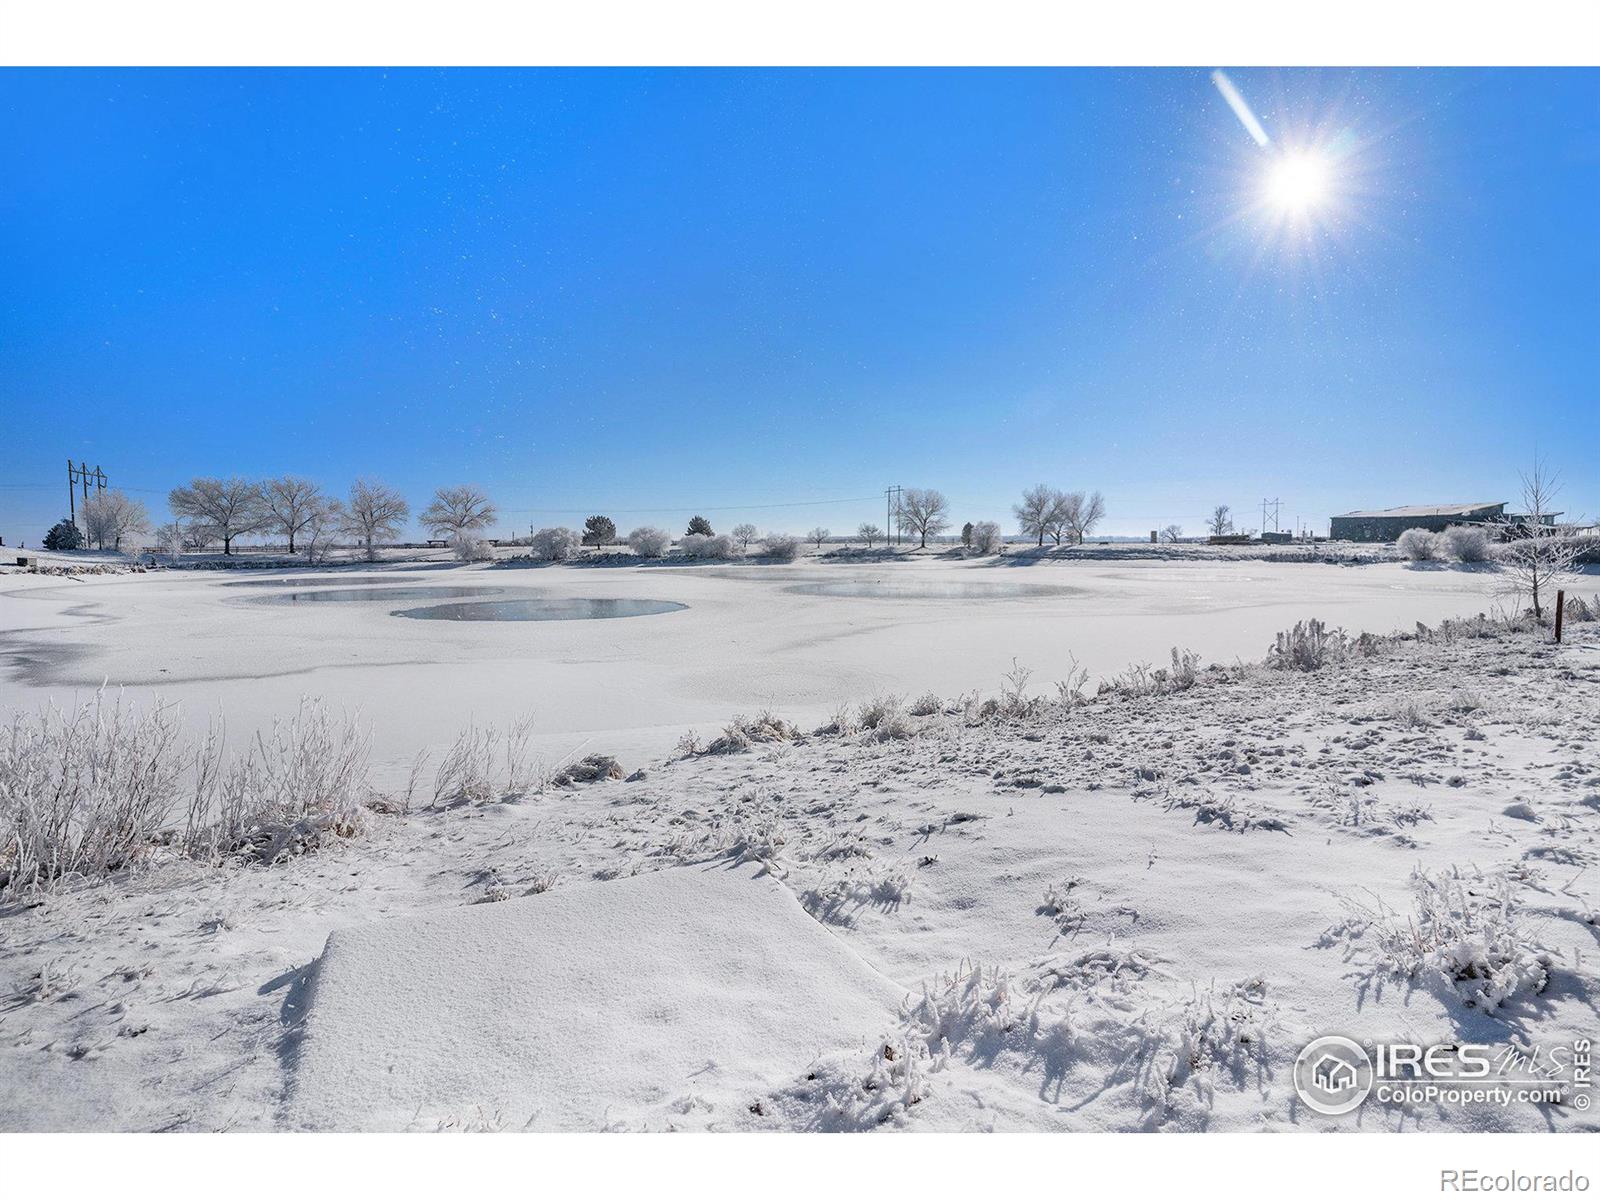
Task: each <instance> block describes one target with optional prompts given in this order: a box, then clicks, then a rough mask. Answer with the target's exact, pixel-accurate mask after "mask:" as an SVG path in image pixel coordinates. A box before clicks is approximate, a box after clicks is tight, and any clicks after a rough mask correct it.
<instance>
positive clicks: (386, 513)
mask: <svg viewBox="0 0 1600 1200" xmlns="http://www.w3.org/2000/svg"><path fill="white" fill-rule="evenodd" d="M410 516H411V506H410V505H409V504H407V503H406V502H405V497H403V496H402V495H400V493H399V492H397V491H395V490H394V489H393V488H391V487H389V486H387V485H386V484H382V483H378V482H376V481H374V480H368V479H358V480H356V481H355V483H354V484H352V485H351V487H350V504H349V506H348V507H347V508H346V509H345V514H344V528H345V530H346V531H347V532H349V533H350V534H352V535H353V536H355V537H357V538H359V539H360V540H361V544H362V545H363V546H364V547H365V548H366V551H367V560H368V561H369V562H370V561H371V560H373V559H375V558H376V557H377V543H378V542H392V541H394V539H395V538H397V537H399V536H400V529H401V527H402V526H403V525H404V524H405V522H406V519H407V518H408V517H410Z"/></svg>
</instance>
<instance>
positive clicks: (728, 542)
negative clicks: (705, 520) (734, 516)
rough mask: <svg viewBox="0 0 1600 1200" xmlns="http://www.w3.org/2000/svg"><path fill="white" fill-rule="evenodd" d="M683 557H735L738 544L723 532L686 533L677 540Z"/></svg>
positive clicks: (737, 552)
mask: <svg viewBox="0 0 1600 1200" xmlns="http://www.w3.org/2000/svg"><path fill="white" fill-rule="evenodd" d="M678 549H679V550H680V551H681V552H682V554H683V556H684V557H685V558H717V559H723V558H736V557H738V554H739V544H738V543H737V542H735V541H734V540H733V538H731V537H729V536H728V535H727V534H725V533H721V534H704V533H686V534H684V535H683V538H682V539H681V540H680V541H679V542H678Z"/></svg>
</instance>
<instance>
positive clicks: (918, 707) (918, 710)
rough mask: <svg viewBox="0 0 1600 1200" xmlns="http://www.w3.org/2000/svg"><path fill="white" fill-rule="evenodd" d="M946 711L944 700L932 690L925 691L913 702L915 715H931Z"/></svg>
mask: <svg viewBox="0 0 1600 1200" xmlns="http://www.w3.org/2000/svg"><path fill="white" fill-rule="evenodd" d="M943 711H944V701H943V700H941V699H940V698H939V697H938V696H935V695H934V694H933V693H932V692H923V693H922V695H920V696H918V697H917V698H916V699H915V700H913V701H912V702H911V715H912V716H913V717H931V716H934V715H935V714H936V713H940V712H943Z"/></svg>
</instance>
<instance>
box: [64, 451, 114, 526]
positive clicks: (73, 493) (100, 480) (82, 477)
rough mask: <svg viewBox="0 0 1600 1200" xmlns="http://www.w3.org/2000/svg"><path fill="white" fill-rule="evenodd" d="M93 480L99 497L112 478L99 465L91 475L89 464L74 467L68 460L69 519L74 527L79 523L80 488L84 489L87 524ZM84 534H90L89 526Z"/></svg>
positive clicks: (95, 492) (95, 491) (83, 463)
mask: <svg viewBox="0 0 1600 1200" xmlns="http://www.w3.org/2000/svg"><path fill="white" fill-rule="evenodd" d="M91 479H93V480H94V494H95V495H97V496H99V495H101V494H103V493H104V492H105V490H106V485H107V484H108V483H110V482H111V477H110V476H108V475H107V474H106V473H105V472H104V471H102V470H101V469H100V467H99V465H98V464H97V465H96V466H95V469H94V473H93V474H92V475H91V474H90V472H89V464H88V463H87V462H80V463H79V464H78V465H77V466H73V465H72V460H71V459H70V458H69V459H67V517H68V519H69V520H70V521H71V522H72V523H73V524H74V525H76V524H77V523H78V488H79V487H80V486H81V487H82V488H83V508H84V510H85V514H86V515H85V521H86V522H87V519H88V518H87V510H88V508H89V480H91ZM84 533H85V534H87V533H88V526H87V524H86V525H85V527H84Z"/></svg>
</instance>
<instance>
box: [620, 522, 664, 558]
mask: <svg viewBox="0 0 1600 1200" xmlns="http://www.w3.org/2000/svg"><path fill="white" fill-rule="evenodd" d="M628 546H629V548H631V549H632V550H633V552H634V553H635V554H637V555H638V556H639V557H640V558H660V557H661V556H662V555H663V554H665V553H666V552H667V551H668V550H669V549H671V548H672V535H671V534H670V533H668V532H667V531H666V530H665V529H657V528H656V527H655V526H653V525H641V526H640V527H639V528H638V529H635V530H634V531H633V532H632V533H630V534H629V535H628Z"/></svg>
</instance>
